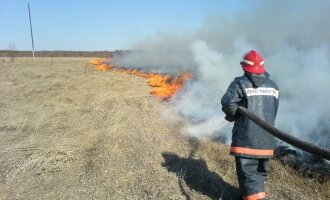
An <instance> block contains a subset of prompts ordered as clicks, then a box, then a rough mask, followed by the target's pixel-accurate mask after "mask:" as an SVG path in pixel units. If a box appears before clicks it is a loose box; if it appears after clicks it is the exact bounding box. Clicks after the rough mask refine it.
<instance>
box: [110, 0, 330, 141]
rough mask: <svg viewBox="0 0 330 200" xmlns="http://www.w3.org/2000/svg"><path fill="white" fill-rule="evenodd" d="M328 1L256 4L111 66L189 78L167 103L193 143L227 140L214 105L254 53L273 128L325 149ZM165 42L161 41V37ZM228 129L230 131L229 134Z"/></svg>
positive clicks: (328, 129) (145, 44)
mask: <svg viewBox="0 0 330 200" xmlns="http://www.w3.org/2000/svg"><path fill="white" fill-rule="evenodd" d="M328 8H330V1H326V0H315V1H307V0H304V1H286V2H285V3H283V2H280V1H275V0H268V1H262V2H261V1H260V2H259V4H258V5H255V6H252V7H251V8H250V9H246V10H244V11H242V12H240V13H237V14H236V15H235V16H231V17H228V16H224V15H221V13H220V14H218V15H216V16H214V15H210V16H209V17H208V18H207V19H206V22H205V24H204V26H203V27H202V28H201V29H200V30H198V31H196V32H195V33H180V34H178V33H176V34H170V33H168V34H166V35H165V34H162V35H160V36H159V37H158V38H155V39H153V40H147V41H141V42H139V43H138V44H137V46H135V48H134V49H137V50H139V51H138V53H137V54H135V53H131V54H130V55H128V56H126V57H123V58H121V59H119V60H117V61H116V62H117V63H118V64H120V65H125V66H132V67H140V68H143V70H148V71H156V72H167V73H177V72H180V71H183V70H186V71H190V72H192V73H193V79H192V80H190V81H189V83H188V84H187V85H186V87H185V88H184V90H183V91H181V92H180V93H179V94H178V95H177V97H176V98H174V99H173V100H172V102H171V103H172V104H173V105H174V107H175V108H174V110H175V111H176V113H177V114H178V115H180V116H183V117H184V118H186V119H187V121H188V122H189V124H190V125H189V126H188V127H186V128H185V129H184V131H185V132H186V133H188V134H190V135H193V136H205V135H217V134H226V135H230V134H231V133H230V126H228V125H226V124H227V123H225V121H223V118H224V114H223V113H222V111H221V106H220V99H221V97H222V95H223V94H224V92H225V90H226V88H227V87H228V86H229V84H230V82H231V81H232V80H233V79H234V78H235V77H236V76H241V75H242V74H243V71H242V70H241V69H240V66H239V61H240V58H241V56H242V54H243V53H245V52H246V51H247V50H250V49H255V50H257V51H259V52H260V53H261V54H262V55H263V56H264V58H265V65H266V70H267V71H268V72H269V73H270V75H271V78H272V79H273V80H274V81H275V82H276V83H277V84H278V85H279V88H280V107H279V112H278V115H277V119H276V126H277V127H278V128H280V129H282V130H283V131H286V132H289V133H291V134H293V135H295V136H297V137H299V138H301V139H305V140H308V141H312V142H314V143H317V144H320V145H321V146H324V147H329V146H330V138H329V137H328V134H329V133H330V125H328V121H329V119H330V114H329V110H330V101H329V99H330V89H328V86H330V84H329V82H328V80H327V79H328V77H329V75H330V65H329V64H330V62H329V61H330V23H328V22H327V20H328V19H330V12H328ZM164 35H165V36H164ZM228 127H229V128H228Z"/></svg>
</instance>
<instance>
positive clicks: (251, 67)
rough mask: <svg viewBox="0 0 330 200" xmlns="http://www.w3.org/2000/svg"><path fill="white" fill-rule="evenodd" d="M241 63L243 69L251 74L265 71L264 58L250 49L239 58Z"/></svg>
mask: <svg viewBox="0 0 330 200" xmlns="http://www.w3.org/2000/svg"><path fill="white" fill-rule="evenodd" d="M241 65H242V68H243V70H244V71H246V72H250V73H253V74H262V73H264V72H265V67H264V59H263V57H262V56H261V55H260V54H259V53H258V52H256V51H254V50H252V51H249V52H247V53H245V54H244V55H243V57H242V60H241Z"/></svg>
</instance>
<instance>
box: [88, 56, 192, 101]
mask: <svg viewBox="0 0 330 200" xmlns="http://www.w3.org/2000/svg"><path fill="white" fill-rule="evenodd" d="M106 60H107V59H103V58H99V59H94V60H91V61H89V63H90V64H92V65H94V66H95V68H96V70H100V71H115V72H120V73H122V72H126V73H128V74H132V75H136V76H141V77H144V78H147V79H148V80H147V84H148V85H149V86H151V87H153V89H152V90H151V92H150V94H151V95H153V96H154V97H156V98H158V99H160V100H168V99H170V98H171V97H173V96H174V95H175V93H176V92H178V91H179V90H181V89H182V87H183V86H184V84H185V82H186V81H187V80H188V79H190V78H191V77H192V74H190V73H187V72H183V73H182V74H181V75H180V76H176V77H174V76H170V75H163V74H158V73H148V72H142V71H140V70H137V69H127V68H124V67H118V66H115V65H112V64H105V61H106Z"/></svg>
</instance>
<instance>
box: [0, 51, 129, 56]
mask: <svg viewBox="0 0 330 200" xmlns="http://www.w3.org/2000/svg"><path fill="white" fill-rule="evenodd" d="M128 52H129V51H124V50H116V51H35V52H34V55H35V57H104V58H113V57H115V56H122V55H124V54H126V53H128ZM12 54H13V50H0V57H12ZM31 56H32V52H31V51H16V50H15V57H31Z"/></svg>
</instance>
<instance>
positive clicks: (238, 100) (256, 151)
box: [221, 73, 279, 158]
mask: <svg viewBox="0 0 330 200" xmlns="http://www.w3.org/2000/svg"><path fill="white" fill-rule="evenodd" d="M278 98H279V90H278V87H277V85H276V84H275V83H274V82H273V81H272V80H271V79H270V78H269V75H268V74H267V73H265V74H261V75H257V74H249V73H245V74H244V75H243V76H241V77H237V78H235V80H234V81H233V82H232V83H231V84H230V86H229V87H228V89H227V91H226V93H225V94H224V96H223V97H222V99H221V104H222V110H223V111H224V112H225V113H226V119H227V120H228V121H235V123H234V127H233V130H232V132H233V136H232V144H231V149H230V152H231V154H232V155H237V156H242V157H247V158H271V157H273V154H274V150H273V149H274V136H272V135H271V134H269V133H268V132H267V131H265V130H264V129H262V128H260V127H259V126H258V125H256V124H255V123H254V122H252V121H251V120H249V119H248V118H247V117H245V116H243V115H241V114H239V113H236V110H237V107H238V106H244V107H246V108H247V109H249V110H250V111H251V112H252V113H254V114H256V115H257V116H259V117H260V118H261V119H263V120H265V121H266V122H268V123H269V124H271V125H274V122H275V117H276V113H277V109H278V103H279V101H278Z"/></svg>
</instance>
